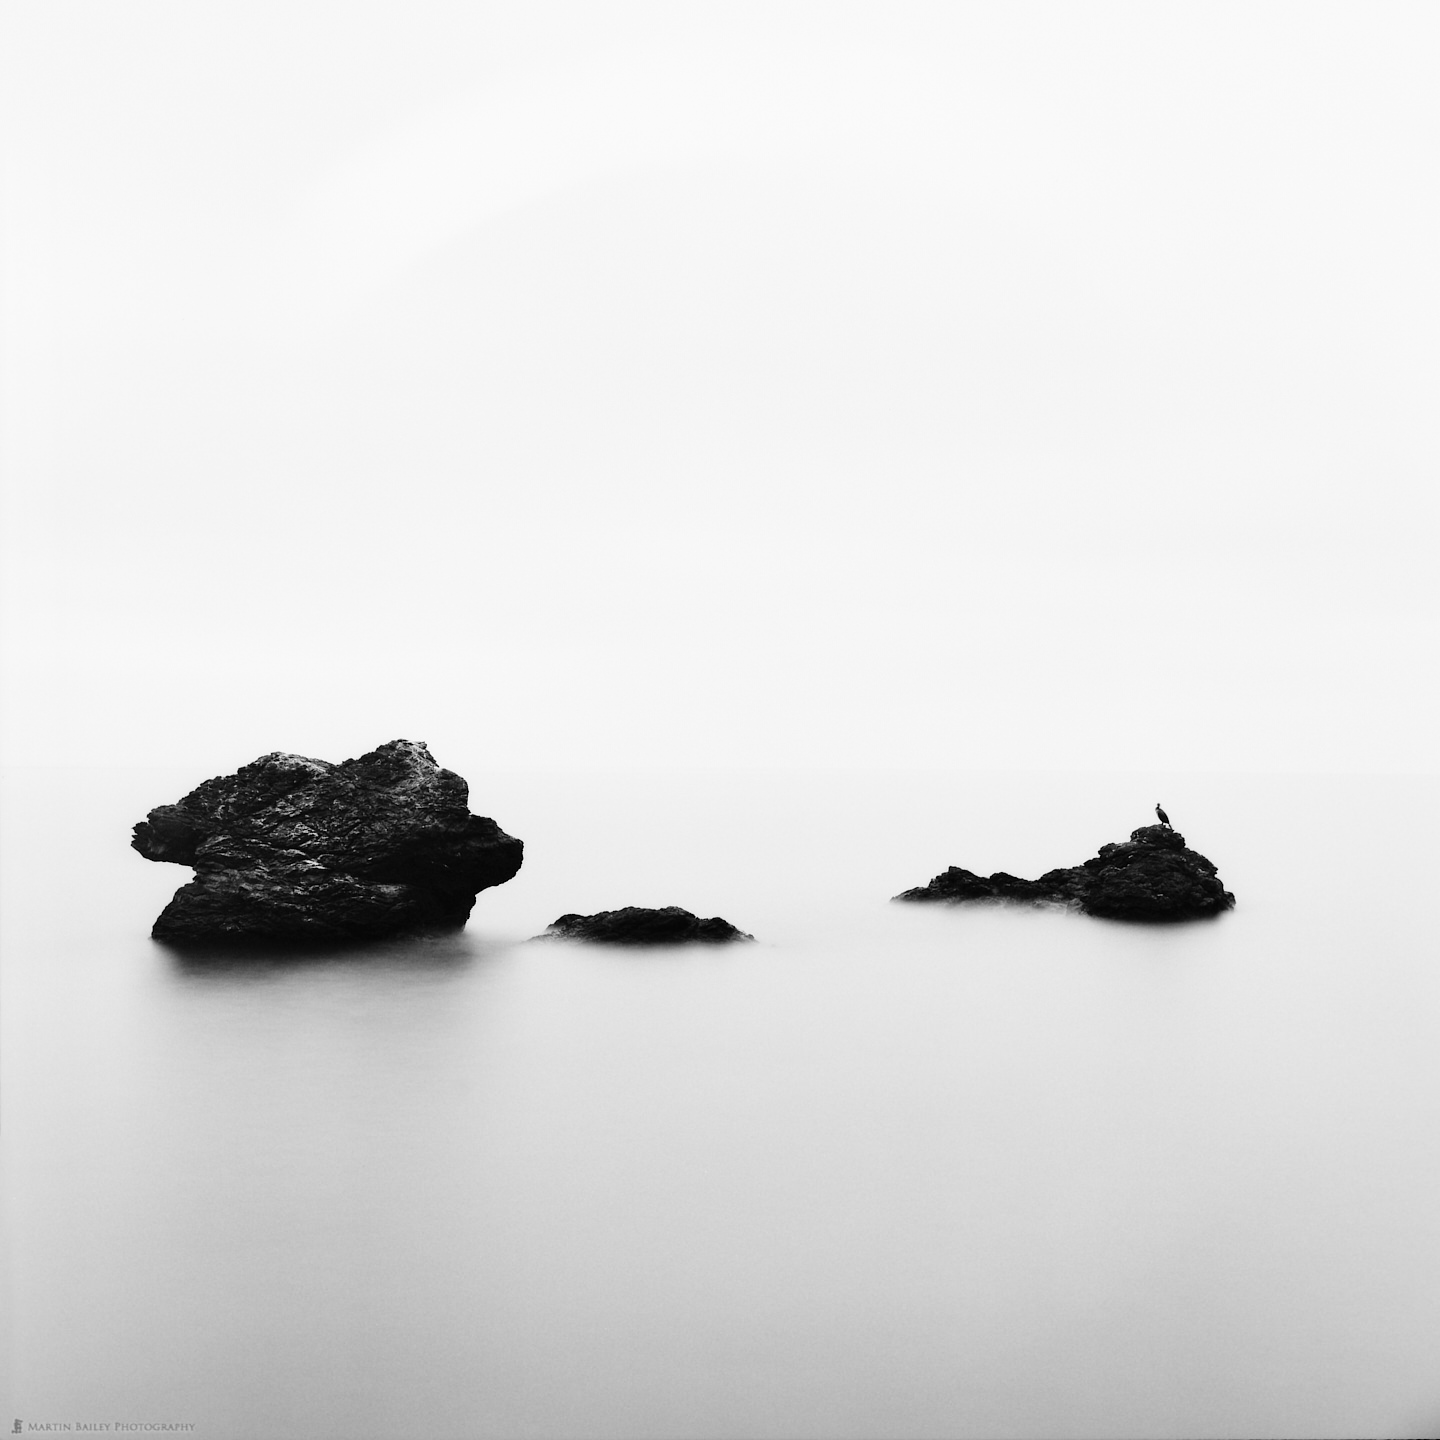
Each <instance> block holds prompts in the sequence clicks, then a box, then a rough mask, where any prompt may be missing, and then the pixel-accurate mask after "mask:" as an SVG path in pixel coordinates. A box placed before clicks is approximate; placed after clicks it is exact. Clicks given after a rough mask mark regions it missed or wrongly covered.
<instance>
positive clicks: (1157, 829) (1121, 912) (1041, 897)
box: [895, 825, 1235, 920]
mask: <svg viewBox="0 0 1440 1440" xmlns="http://www.w3.org/2000/svg"><path fill="white" fill-rule="evenodd" d="M895 898H896V899H897V900H939V901H952V902H953V901H961V900H1028V901H1032V902H1040V901H1051V902H1056V903H1060V904H1065V905H1074V906H1077V907H1078V908H1079V909H1081V910H1084V911H1085V912H1086V913H1087V914H1090V915H1104V916H1106V917H1108V918H1111V919H1116V920H1198V919H1202V918H1204V917H1205V916H1207V915H1217V914H1219V912H1220V911H1222V910H1228V909H1230V908H1231V907H1232V906H1233V905H1234V904H1235V897H1234V896H1233V895H1232V894H1231V893H1230V892H1229V891H1228V890H1227V889H1225V887H1224V886H1223V885H1222V884H1221V883H1220V877H1219V876H1218V875H1217V874H1216V873H1215V867H1214V865H1212V864H1211V863H1210V861H1209V860H1207V859H1206V858H1205V857H1204V856H1203V855H1199V854H1197V853H1196V852H1195V851H1194V850H1190V849H1187V848H1186V845H1185V837H1184V836H1183V835H1181V834H1180V833H1179V832H1178V831H1176V830H1172V829H1171V828H1170V827H1169V826H1168V825H1145V826H1143V827H1142V828H1141V829H1139V830H1134V831H1132V832H1131V834H1130V838H1129V840H1127V841H1125V842H1124V843H1123V844H1120V845H1102V846H1101V847H1100V853H1099V854H1098V855H1096V856H1095V857H1094V859H1091V860H1087V861H1086V862H1085V863H1084V864H1083V865H1076V866H1075V867H1074V868H1072V869H1069V870H1049V871H1047V872H1046V873H1045V874H1044V875H1042V876H1041V877H1040V878H1039V879H1038V880H1020V879H1017V878H1016V877H1015V876H1014V875H1007V874H1006V873H1005V872H1004V871H1003V870H1000V871H997V872H996V873H995V874H994V875H991V876H989V877H988V878H986V877H984V876H980V875H973V874H971V872H970V871H969V870H961V869H960V868H959V867H958V866H953V865H952V866H951V867H950V869H948V870H947V871H945V873H944V874H943V875H937V876H936V877H935V878H934V879H933V880H932V881H931V882H930V883H929V884H928V885H922V886H919V887H917V888H916V889H914V890H906V891H905V892H904V894H901V895H897V896H896V897H895Z"/></svg>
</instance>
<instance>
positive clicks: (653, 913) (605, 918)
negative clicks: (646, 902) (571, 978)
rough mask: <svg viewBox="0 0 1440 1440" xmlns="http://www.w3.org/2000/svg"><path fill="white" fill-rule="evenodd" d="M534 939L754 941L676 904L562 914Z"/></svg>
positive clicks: (717, 920) (714, 918)
mask: <svg viewBox="0 0 1440 1440" xmlns="http://www.w3.org/2000/svg"><path fill="white" fill-rule="evenodd" d="M535 938H536V939H537V940H597V941H601V942H603V943H605V944H609V945H688V944H692V943H695V942H699V943H701V944H707V945H719V944H724V943H725V942H727V941H730V940H753V939H754V938H755V937H754V936H753V935H747V934H745V932H744V931H743V930H737V929H736V928H735V927H734V926H733V925H732V924H731V923H730V922H729V921H728V920H722V919H721V918H720V917H719V916H718V915H712V916H711V917H710V919H708V920H702V919H701V918H700V917H699V916H698V915H692V914H691V913H690V912H689V911H688V910H682V909H681V908H680V907H679V906H678V905H666V906H665V907H664V908H663V909H660V910H646V909H644V908H642V907H641V906H638V905H627V906H625V908H624V909H623V910H601V911H600V912H599V913H598V914H596V915H562V916H561V917H560V918H559V919H558V920H557V921H556V922H555V923H554V924H553V925H551V926H550V928H549V929H548V930H546V931H545V933H544V934H543V935H537V936H536V937H535Z"/></svg>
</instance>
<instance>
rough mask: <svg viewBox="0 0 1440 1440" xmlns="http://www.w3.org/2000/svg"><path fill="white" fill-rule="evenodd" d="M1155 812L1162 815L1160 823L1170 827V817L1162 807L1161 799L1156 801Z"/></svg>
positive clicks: (1167, 827)
mask: <svg viewBox="0 0 1440 1440" xmlns="http://www.w3.org/2000/svg"><path fill="white" fill-rule="evenodd" d="M1155 813H1156V814H1157V815H1158V816H1159V817H1160V823H1161V824H1162V825H1163V826H1164V827H1165V828H1166V829H1167V830H1168V829H1169V828H1170V817H1169V816H1168V815H1167V814H1166V813H1165V812H1164V811H1163V810H1162V809H1161V808H1160V803H1159V801H1156V803H1155Z"/></svg>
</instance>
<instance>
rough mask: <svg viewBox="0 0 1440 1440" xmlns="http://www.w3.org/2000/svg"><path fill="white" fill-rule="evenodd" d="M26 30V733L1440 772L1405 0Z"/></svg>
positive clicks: (12, 270)
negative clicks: (1396, 1) (1391, 0)
mask: <svg viewBox="0 0 1440 1440" xmlns="http://www.w3.org/2000/svg"><path fill="white" fill-rule="evenodd" d="M4 26H5V32H6V33H5V35H4V37H3V53H4V60H3V65H4V67H5V73H4V74H3V76H0V82H3V88H4V92H5V96H6V99H5V101H4V104H5V114H4V126H5V131H6V137H7V152H8V153H7V168H6V175H5V193H4V200H5V207H6V227H7V233H6V245H5V282H6V298H5V302H4V303H5V311H4V316H3V319H4V346H5V350H4V365H5V369H4V372H3V381H0V385H3V389H0V398H3V405H4V413H3V422H4V444H5V456H4V458H5V471H6V481H7V498H6V511H7V520H8V523H7V525H6V545H7V550H6V574H7V582H6V583H7V587H8V588H7V592H6V607H5V613H6V622H7V626H8V631H7V634H8V638H7V646H8V650H7V662H6V663H7V673H8V674H9V676H10V677H11V680H10V684H9V686H8V687H7V688H8V693H9V700H8V703H7V722H8V737H9V740H8V744H9V749H10V754H11V758H12V759H21V760H36V761H41V762H62V761H76V762H96V763H116V762H135V763H146V764H154V763H164V762H167V761H174V762H176V763H177V764H183V765H194V766H197V767H199V769H201V770H203V771H205V772H206V773H211V772H213V771H218V770H225V769H230V768H233V766H234V765H236V764H238V763H240V762H242V761H244V760H247V759H249V758H251V757H253V756H254V755H256V754H259V753H261V752H263V751H267V750H272V749H289V750H298V751H302V752H306V753H310V754H318V755H323V756H327V757H329V758H332V759H339V758H342V757H343V756H345V755H349V754H355V753H358V752H359V751H361V750H364V749H367V748H369V747H371V746H373V745H375V744H377V743H379V742H381V741H383V740H387V739H390V738H392V737H394V736H397V735H404V736H410V737H412V738H416V739H425V740H428V741H429V742H430V744H431V746H432V748H433V749H434V751H435V753H436V754H437V755H438V756H439V757H440V758H441V760H442V761H443V762H444V763H447V764H451V765H453V766H454V767H455V768H457V769H460V770H461V771H462V773H466V771H467V769H468V770H476V769H483V768H484V767H485V766H512V765H518V766H543V765H546V764H555V765H559V766H574V765H609V764H619V765H629V764H645V763H660V764H666V765H669V764H709V763H716V764H779V765H792V764H820V765H841V766H843V765H874V764H916V765H935V764H950V765H956V766H960V767H966V768H969V767H977V766H978V767H991V766H998V767H1012V766H1036V767H1041V768H1054V767H1065V768H1070V767H1083V768H1105V769H1108V768H1127V767H1136V768H1173V769H1215V768H1222V769H1223V768H1241V769H1251V768H1258V769H1294V768H1301V769H1305V768H1320V769H1330V768H1335V769H1383V770H1420V769H1434V768H1435V762H1436V745H1435V737H1436V735H1437V733H1440V724H1437V722H1440V706H1437V683H1436V678H1435V677H1436V666H1435V661H1436V656H1437V644H1436V642H1437V638H1440V636H1437V585H1436V569H1437V566H1436V563H1435V554H1436V548H1437V547H1436V540H1437V488H1436V487H1437V461H1440V403H1437V402H1440V363H1437V361H1440V193H1437V192H1440V182H1437V176H1440V85H1437V83H1436V76H1437V74H1440V43H1437V42H1440V10H1437V9H1436V8H1435V7H1433V6H1429V5H1413V6H1386V5H1380V4H1374V3H1365V4H1358V5H1353V6H1347V7H1333V6H1328V5H1323V4H1315V3H1306V4H1301V5H1294V6H1289V5H1286V6H1265V5H1255V4H1247V5H1241V6H1236V7H1233V8H1232V7H1227V6H1220V5H1211V4H1204V5H1201V4H1194V5H1188V6H1182V5H1154V4H1145V5H1139V6H1134V7H1128V6H1127V7H1117V6H1108V5H1106V6H1084V5H1074V4H1066V5H1062V6H1058V7H1054V8H1051V7H1046V6H1030V5H1017V4H1009V5H992V6H916V7H904V6H897V5H894V4H888V3H887V4H885V5H882V6H874V7H870V6H853V5H846V4H829V5H820V6H808V5H806V6H793V7H787V6H780V5H774V4H765V5H759V6H753V7H752V6H745V5H740V4H734V3H726V4H723V5H717V6H708V5H693V6H691V5H673V4H664V5H613V6H612V5H603V4H582V5H578V6H547V5H539V4H504V5H483V4H459V3H456V4H444V3H429V4H426V3H417V0H406V3H403V4H393V5H391V4H363V5H361V4H356V3H352V0H346V3H335V4H317V5H306V4H303V3H302V4H296V3H293V0H287V3H283V4H262V3H255V0H246V3H238V0H236V3H215V4H195V3H194V0H183V3H175V4H150V3H126V0H121V3H113V0H106V3H93V4H74V3H64V0H43V3H41V0H11V3H9V4H8V5H7V6H6V7H5V10H4Z"/></svg>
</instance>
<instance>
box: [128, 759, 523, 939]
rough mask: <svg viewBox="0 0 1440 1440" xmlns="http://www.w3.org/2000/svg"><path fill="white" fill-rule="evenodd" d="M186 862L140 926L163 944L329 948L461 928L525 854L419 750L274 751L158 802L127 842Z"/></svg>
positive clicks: (155, 856)
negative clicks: (338, 756) (182, 881)
mask: <svg viewBox="0 0 1440 1440" xmlns="http://www.w3.org/2000/svg"><path fill="white" fill-rule="evenodd" d="M130 843H131V844H132V845H133V846H134V848H135V849H136V850H138V851H139V852H140V853H141V854H142V855H143V856H144V857H145V858H146V859H147V860H166V861H171V862H173V863H175V864H177V865H193V866H194V867H195V878H194V880H192V881H191V882H190V883H189V884H188V885H184V886H182V887H181V888H180V889H179V890H178V891H176V893H175V898H174V899H173V900H171V902H170V903H169V904H168V905H167V906H166V907H165V909H164V910H163V911H162V912H161V915H160V918H159V919H158V920H156V922H155V926H154V929H153V931H152V932H151V933H152V934H153V935H154V936H155V937H156V939H160V940H174V941H187V940H196V941H214V940H232V941H235V940H244V941H253V940H284V941H338V940H354V939H361V938H371V937H376V936H381V935H394V934H400V933H406V932H411V931H423V930H439V929H455V928H458V927H460V926H462V925H464V923H465V921H466V919H467V918H468V916H469V914H470V910H471V907H472V906H473V905H474V903H475V896H476V894H477V893H478V892H479V891H481V890H485V889H488V888H489V887H490V886H492V885H503V884H504V883H505V881H507V880H509V879H510V878H511V876H513V875H514V874H515V872H516V871H517V870H519V868H520V861H521V858H522V856H523V852H524V846H523V845H522V843H521V842H520V841H519V840H516V839H515V838H514V837H513V836H510V835H507V834H506V833H505V832H504V831H503V830H501V828H500V827H499V826H498V825H497V824H496V823H495V822H494V821H493V820H487V819H484V818H482V817H481V816H479V815H472V814H471V813H470V810H469V787H468V786H467V785H466V784H465V782H464V780H462V779H461V778H460V777H459V776H458V775H456V774H454V773H453V772H452V771H449V770H442V769H441V768H440V767H439V766H438V765H437V764H436V763H435V761H434V759H433V758H432V757H431V755H430V752H429V750H427V749H426V748H425V745H424V744H423V742H422V743H418V744H417V743H416V742H415V741H412V740H392V741H390V743H389V744H388V745H382V746H380V748H379V749H378V750H372V751H371V752H370V753H369V754H368V755H362V756H360V758H359V759H357V760H345V761H343V762H341V763H340V764H338V765H337V764H331V763H330V762H329V761H326V760H310V759H307V758H305V757H304V756H303V755H287V754H284V753H283V752H281V751H276V752H274V753H273V754H270V755H262V756H261V757H260V759H258V760H256V761H253V762H252V763H251V764H249V765H244V766H242V767H241V768H240V769H239V770H238V771H237V772H236V773H235V774H234V775H224V776H220V777H218V778H217V779H214V780H207V781H206V782H205V783H204V784H203V785H200V786H198V787H197V788H196V789H194V790H192V791H191V792H190V794H188V795H187V796H185V798H184V799H183V800H181V801H179V802H178V803H177V804H174V805H161V806H159V807H158V808H157V809H154V810H152V811H151V812H150V814H149V816H148V817H147V818H146V819H145V820H144V821H142V822H141V823H140V824H139V825H137V826H136V827H135V836H134V839H133V840H132V841H131V842H130Z"/></svg>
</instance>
